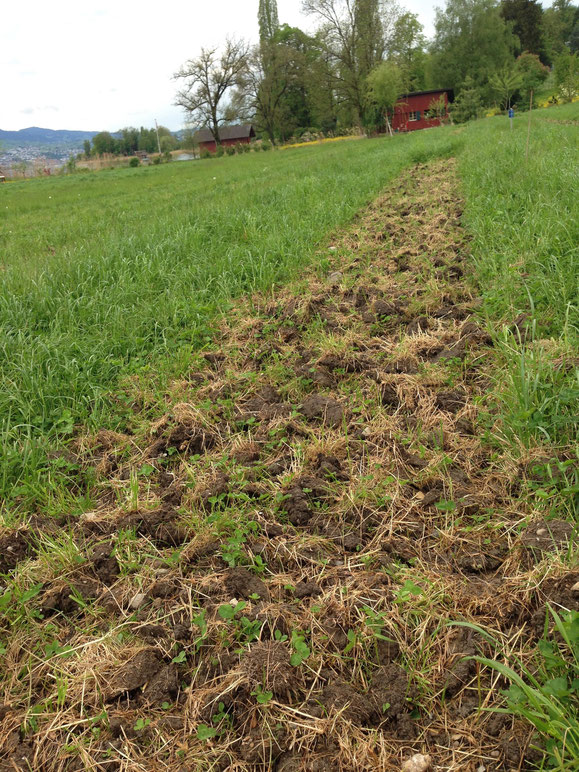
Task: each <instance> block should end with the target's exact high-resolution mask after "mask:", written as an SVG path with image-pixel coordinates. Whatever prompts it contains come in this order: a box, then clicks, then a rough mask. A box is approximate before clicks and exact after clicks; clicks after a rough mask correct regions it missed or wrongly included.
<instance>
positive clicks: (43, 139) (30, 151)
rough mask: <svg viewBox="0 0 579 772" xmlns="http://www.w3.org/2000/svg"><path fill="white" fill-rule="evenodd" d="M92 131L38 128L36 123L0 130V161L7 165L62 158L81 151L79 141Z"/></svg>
mask: <svg viewBox="0 0 579 772" xmlns="http://www.w3.org/2000/svg"><path fill="white" fill-rule="evenodd" d="M95 134H98V131H70V130H69V129H57V130H55V129H41V128H40V127H38V126H30V127H29V128H28V129H20V130H19V131H4V130H3V129H0V163H2V164H4V165H8V166H10V165H11V164H13V163H17V162H20V161H27V162H29V161H34V159H35V158H40V157H43V158H51V159H53V160H56V161H66V159H67V158H69V157H70V156H71V155H76V154H77V153H80V152H82V149H83V142H84V141H85V140H87V139H88V140H90V139H92V138H93V137H94V136H95Z"/></svg>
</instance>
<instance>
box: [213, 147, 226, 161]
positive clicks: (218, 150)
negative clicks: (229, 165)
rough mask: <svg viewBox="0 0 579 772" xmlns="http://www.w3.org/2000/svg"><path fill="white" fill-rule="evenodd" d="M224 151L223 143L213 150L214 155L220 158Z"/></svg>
mask: <svg viewBox="0 0 579 772" xmlns="http://www.w3.org/2000/svg"><path fill="white" fill-rule="evenodd" d="M224 153H225V150H224V149H223V145H218V146H217V150H216V151H215V155H216V156H217V158H221V157H222V156H223V154H224Z"/></svg>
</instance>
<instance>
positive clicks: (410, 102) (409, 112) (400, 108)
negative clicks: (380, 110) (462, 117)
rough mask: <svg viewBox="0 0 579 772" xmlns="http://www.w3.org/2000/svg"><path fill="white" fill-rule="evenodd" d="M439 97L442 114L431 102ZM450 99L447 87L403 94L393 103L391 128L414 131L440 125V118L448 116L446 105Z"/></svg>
mask: <svg viewBox="0 0 579 772" xmlns="http://www.w3.org/2000/svg"><path fill="white" fill-rule="evenodd" d="M440 97H442V98H443V100H444V113H442V114H441V113H440V111H439V110H436V111H435V110H434V108H433V107H432V103H433V102H435V101H438V100H439V99H440ZM452 100H453V92H452V91H451V89H448V88H441V89H433V90H432V91H415V92H413V93H412V94H403V95H402V96H401V97H400V99H399V100H398V102H396V104H395V105H394V115H393V116H392V128H393V130H394V131H415V130H416V129H429V128H431V127H432V126H440V125H441V123H442V120H443V119H444V118H446V117H447V116H448V105H449V104H450V102H452Z"/></svg>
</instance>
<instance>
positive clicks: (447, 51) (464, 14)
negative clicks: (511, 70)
mask: <svg viewBox="0 0 579 772" xmlns="http://www.w3.org/2000/svg"><path fill="white" fill-rule="evenodd" d="M515 45H516V39H515V37H514V36H513V34H512V32H511V31H510V30H509V28H508V27H507V25H506V23H505V20H504V19H503V18H502V16H501V15H500V11H499V8H498V6H497V5H496V3H495V0H447V4H446V8H445V9H444V10H441V9H440V8H439V9H437V11H436V22H435V37H434V41H433V44H432V79H433V81H434V82H433V86H435V87H440V88H453V89H454V90H455V92H457V93H458V92H459V91H460V88H461V87H462V84H463V83H464V82H465V79H466V78H467V77H470V78H471V79H472V82H473V84H474V86H475V87H476V88H478V89H479V90H480V89H481V88H483V87H484V86H486V84H487V82H488V79H489V78H490V77H491V76H492V75H493V73H495V72H497V71H498V70H501V69H502V68H503V67H504V66H505V65H508V64H509V63H511V62H512V61H513V58H514V50H515Z"/></svg>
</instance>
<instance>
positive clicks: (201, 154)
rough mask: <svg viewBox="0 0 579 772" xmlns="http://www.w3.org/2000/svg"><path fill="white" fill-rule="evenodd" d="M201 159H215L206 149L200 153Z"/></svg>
mask: <svg viewBox="0 0 579 772" xmlns="http://www.w3.org/2000/svg"><path fill="white" fill-rule="evenodd" d="M199 157H200V158H213V153H210V152H209V150H207V148H206V147H204V148H203V150H202V151H201V152H200V153H199Z"/></svg>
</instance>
